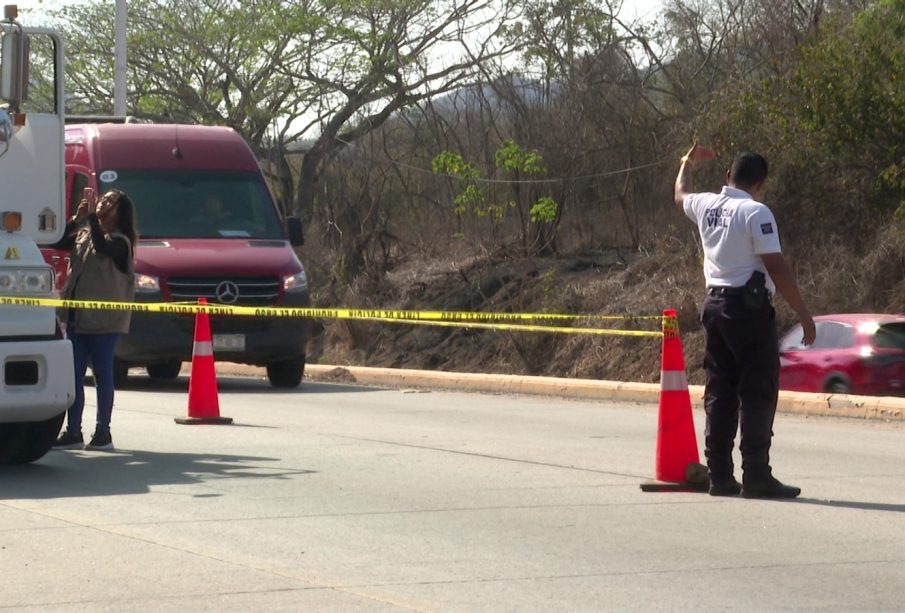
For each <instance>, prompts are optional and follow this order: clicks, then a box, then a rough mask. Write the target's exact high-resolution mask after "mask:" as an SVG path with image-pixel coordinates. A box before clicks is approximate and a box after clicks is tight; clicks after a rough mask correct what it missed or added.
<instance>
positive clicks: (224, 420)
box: [173, 417, 233, 425]
mask: <svg viewBox="0 0 905 613" xmlns="http://www.w3.org/2000/svg"><path fill="white" fill-rule="evenodd" d="M173 421H175V422H176V423H177V424H187V425H193V424H231V423H233V418H232V417H174V418H173Z"/></svg>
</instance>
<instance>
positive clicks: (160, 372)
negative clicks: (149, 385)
mask: <svg viewBox="0 0 905 613" xmlns="http://www.w3.org/2000/svg"><path fill="white" fill-rule="evenodd" d="M146 368H147V369H148V376H149V377H151V378H152V379H175V378H176V377H178V376H179V371H180V370H182V362H180V361H179V360H170V361H168V362H159V363H157V364H148V365H147V367H146Z"/></svg>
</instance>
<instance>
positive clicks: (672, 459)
mask: <svg viewBox="0 0 905 613" xmlns="http://www.w3.org/2000/svg"><path fill="white" fill-rule="evenodd" d="M656 477H657V479H658V480H660V481H665V482H670V483H671V484H672V485H666V484H644V485H642V486H641V489H642V490H645V491H658V490H659V491H662V490H672V491H675V490H684V489H690V490H702V489H703V490H706V489H707V485H708V479H707V469H706V468H705V467H704V466H702V465H701V464H700V458H699V456H698V443H697V439H696V438H695V433H694V416H693V415H692V413H691V394H689V392H688V375H687V374H686V372H685V358H684V357H683V355H682V339H681V338H680V337H679V322H678V319H677V317H676V311H675V309H667V310H665V311H663V355H662V361H661V368H660V417H659V421H658V425H657V461H656Z"/></svg>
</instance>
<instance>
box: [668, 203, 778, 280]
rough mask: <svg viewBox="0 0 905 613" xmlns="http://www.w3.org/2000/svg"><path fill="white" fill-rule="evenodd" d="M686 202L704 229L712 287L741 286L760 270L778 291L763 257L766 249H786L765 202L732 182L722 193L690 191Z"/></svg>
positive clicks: (707, 275) (706, 275)
mask: <svg viewBox="0 0 905 613" xmlns="http://www.w3.org/2000/svg"><path fill="white" fill-rule="evenodd" d="M682 204H683V208H684V210H685V214H686V215H688V217H689V218H690V219H691V220H692V221H693V222H695V223H696V224H697V225H698V231H699V232H700V233H701V242H702V243H703V245H704V278H705V279H706V280H707V286H708V287H710V286H717V287H722V286H729V287H739V286H742V285H744V284H745V283H746V282H747V281H748V279H750V278H751V274H752V273H753V272H754V271H755V270H759V271H761V272H763V273H764V274H765V275H767V289H768V290H769V291H770V293H771V294H772V293H774V292H775V291H776V285H775V284H774V283H773V279H771V278H770V275H769V273H767V269H766V268H765V267H764V263H763V260H761V259H760V257H759V256H760V254H762V253H781V251H782V249H781V248H780V245H779V228H777V227H776V219H775V218H774V217H773V213H772V212H771V211H770V209H769V208H767V206H766V205H765V204H763V203H761V202H757V201H756V200H753V199H752V198H751V194H749V193H748V192H745V191H742V190H740V189H736V188H734V187H729V186H728V185H727V186H724V187H723V191H722V192H720V193H719V194H713V193H709V192H703V193H699V194H689V195H687V196H686V197H685V201H684V202H683V203H682Z"/></svg>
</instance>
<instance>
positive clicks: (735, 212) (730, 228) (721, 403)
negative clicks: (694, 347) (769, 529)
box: [675, 144, 815, 498]
mask: <svg viewBox="0 0 905 613" xmlns="http://www.w3.org/2000/svg"><path fill="white" fill-rule="evenodd" d="M712 157H714V154H713V152H712V151H710V150H708V149H704V148H703V147H699V146H698V145H697V144H695V145H693V146H692V147H691V149H690V150H689V151H688V153H687V154H686V155H685V156H684V157H683V158H682V165H681V167H680V168H679V174H678V176H677V177H676V184H675V202H676V206H678V207H679V208H680V209H682V210H683V211H684V212H685V214H686V215H688V217H689V218H691V220H692V221H694V222H695V223H696V224H697V225H698V230H699V232H700V235H701V241H702V243H703V246H704V277H705V279H706V282H707V296H706V299H705V301H704V307H703V309H702V312H701V322H702V323H703V326H704V334H705V339H706V340H705V343H706V350H705V355H704V370H705V373H706V378H707V381H706V387H705V395H704V398H705V400H704V405H705V410H706V414H707V425H706V429H705V432H704V446H705V455H706V457H707V468H708V471H709V473H710V490H709V491H710V495H711V496H734V495H737V494H739V493H741V494H742V496H744V497H746V498H794V497H796V496H798V495H799V494H800V493H801V489H800V488H797V487H792V486H790V485H784V484H782V483H780V482H779V481H778V480H777V479H776V478H775V477H773V474H772V470H771V468H770V443H771V439H772V436H773V417H774V415H775V413H776V401H777V397H778V392H779V343H778V339H777V333H776V321H775V311H774V310H773V306H772V305H771V303H770V297H771V295H772V294H773V293H774V292H776V291H779V293H780V294H782V296H783V298H785V299H786V301H787V302H788V303H789V305H790V306H791V307H792V309H794V311H795V312H796V313H797V314H798V317H799V319H800V320H801V325H802V328H803V330H804V339H803V341H804V343H805V344H806V345H810V344H811V343H813V342H814V336H815V327H814V320H813V318H812V317H811V313H810V311H809V310H808V307H807V305H806V304H805V303H804V300H803V299H802V297H801V293H800V292H799V290H798V283H797V282H796V280H795V274H794V273H793V272H792V269H791V268H790V267H789V265H788V263H787V262H786V260H785V258H784V257H783V255H782V250H781V249H780V245H779V229H778V228H777V226H776V220H775V219H774V217H773V213H772V212H770V209H769V208H767V206H766V205H764V204H763V203H761V202H759V200H760V198H761V195H762V194H763V191H764V183H765V182H766V179H767V161H766V160H765V159H764V158H763V157H761V156H760V155H757V154H756V153H741V154H739V155H738V156H737V157H736V158H735V160H734V161H733V163H732V167H731V168H730V169H729V170H728V171H727V172H726V183H727V185H726V186H724V187H723V189H722V191H721V192H720V193H719V194H714V193H708V192H704V193H693V191H692V177H691V174H692V167H693V166H694V165H695V164H696V163H697V162H699V161H702V160H706V159H709V158H712ZM739 422H741V442H740V445H739V447H740V449H741V455H742V473H743V475H742V484H741V485H740V484H739V483H738V481H736V480H735V476H734V474H733V468H734V467H733V462H732V448H733V446H734V443H735V432H736V430H737V429H738V427H739Z"/></svg>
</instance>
